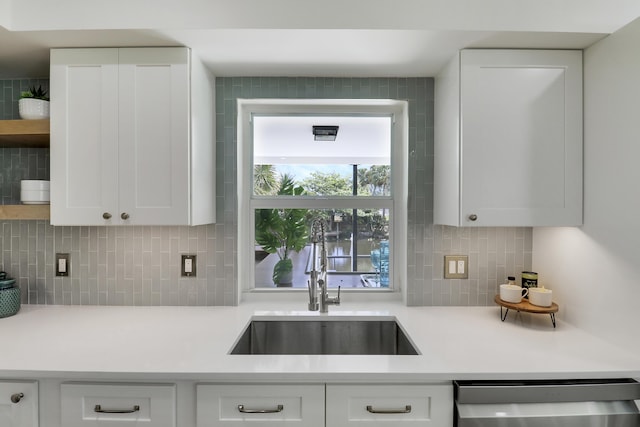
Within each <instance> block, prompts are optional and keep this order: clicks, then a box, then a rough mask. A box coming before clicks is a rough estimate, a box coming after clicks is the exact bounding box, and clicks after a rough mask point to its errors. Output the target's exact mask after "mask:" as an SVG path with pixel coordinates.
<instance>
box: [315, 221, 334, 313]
mask: <svg viewBox="0 0 640 427" xmlns="http://www.w3.org/2000/svg"><path fill="white" fill-rule="evenodd" d="M318 244H320V267H319V268H318V266H317V262H318V255H317V246H318ZM311 245H312V249H311V256H312V263H311V272H310V274H309V282H308V286H309V310H311V311H317V310H320V313H327V312H328V311H329V305H339V304H340V287H338V296H337V297H329V292H328V291H327V247H326V241H325V222H324V221H323V220H322V219H320V218H315V219H314V220H313V221H312V222H311ZM318 291H319V292H320V296H319V297H318Z"/></svg>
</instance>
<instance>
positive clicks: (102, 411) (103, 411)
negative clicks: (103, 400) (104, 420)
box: [93, 405, 140, 414]
mask: <svg viewBox="0 0 640 427" xmlns="http://www.w3.org/2000/svg"><path fill="white" fill-rule="evenodd" d="M139 410H140V406H139V405H135V406H134V407H133V409H102V406H100V405H96V406H95V408H93V411H94V412H98V413H100V414H131V413H133V412H138V411H139Z"/></svg>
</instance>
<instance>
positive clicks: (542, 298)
mask: <svg viewBox="0 0 640 427" xmlns="http://www.w3.org/2000/svg"><path fill="white" fill-rule="evenodd" d="M552 297H553V292H552V291H551V289H545V288H529V302H530V303H531V304H533V305H537V306H539V307H551V303H552V302H551V298H552Z"/></svg>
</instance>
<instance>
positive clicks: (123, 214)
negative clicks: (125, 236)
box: [120, 212, 129, 221]
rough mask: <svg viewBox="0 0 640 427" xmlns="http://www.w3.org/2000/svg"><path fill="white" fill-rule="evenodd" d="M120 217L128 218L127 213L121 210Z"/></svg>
mask: <svg viewBox="0 0 640 427" xmlns="http://www.w3.org/2000/svg"><path fill="white" fill-rule="evenodd" d="M120 218H122V219H124V220H125V221H126V220H128V219H129V214H128V213H126V212H122V215H120Z"/></svg>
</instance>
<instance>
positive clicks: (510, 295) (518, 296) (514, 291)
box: [500, 284, 529, 304]
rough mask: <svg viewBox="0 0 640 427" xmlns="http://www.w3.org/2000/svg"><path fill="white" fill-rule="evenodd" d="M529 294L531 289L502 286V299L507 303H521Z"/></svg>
mask: <svg viewBox="0 0 640 427" xmlns="http://www.w3.org/2000/svg"><path fill="white" fill-rule="evenodd" d="M528 293H529V289H527V288H523V287H521V286H518V285H508V284H505V285H500V299H501V300H503V301H506V302H512V303H516V304H517V303H519V302H520V301H522V298H523V297H525V296H526V295H527V294H528Z"/></svg>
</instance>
